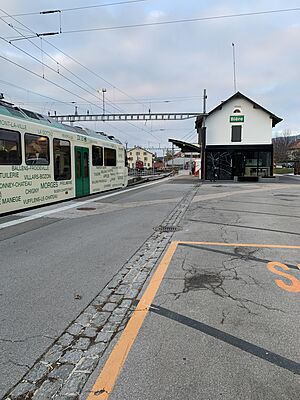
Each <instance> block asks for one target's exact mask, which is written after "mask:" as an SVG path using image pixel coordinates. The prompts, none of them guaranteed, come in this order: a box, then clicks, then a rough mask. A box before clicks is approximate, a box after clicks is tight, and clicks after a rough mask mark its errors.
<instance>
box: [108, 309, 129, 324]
mask: <svg viewBox="0 0 300 400" xmlns="http://www.w3.org/2000/svg"><path fill="white" fill-rule="evenodd" d="M123 310H125V309H123ZM125 314H126V313H125ZM123 318H124V315H123V314H115V315H114V314H113V315H112V316H111V317H110V318H109V322H116V323H118V324H120V323H121V322H122V321H123Z"/></svg>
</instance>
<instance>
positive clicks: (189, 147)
mask: <svg viewBox="0 0 300 400" xmlns="http://www.w3.org/2000/svg"><path fill="white" fill-rule="evenodd" d="M169 142H171V143H173V144H174V145H175V146H177V147H179V148H180V149H181V151H182V152H183V153H201V147H200V146H199V145H195V144H192V143H187V142H183V141H182V140H177V139H169Z"/></svg>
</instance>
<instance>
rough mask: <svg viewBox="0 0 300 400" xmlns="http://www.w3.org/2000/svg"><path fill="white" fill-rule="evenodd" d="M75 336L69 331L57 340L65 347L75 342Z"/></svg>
mask: <svg viewBox="0 0 300 400" xmlns="http://www.w3.org/2000/svg"><path fill="white" fill-rule="evenodd" d="M73 340H74V337H73V336H72V335H70V334H69V333H64V334H63V335H62V336H61V337H60V338H59V340H58V341H57V343H58V344H61V345H62V346H63V347H67V346H70V344H71V343H72V342H73Z"/></svg>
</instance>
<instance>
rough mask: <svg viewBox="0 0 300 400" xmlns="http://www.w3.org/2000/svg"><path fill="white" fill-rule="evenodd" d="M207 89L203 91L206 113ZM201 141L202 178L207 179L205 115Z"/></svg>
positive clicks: (200, 130) (200, 135) (204, 110)
mask: <svg viewBox="0 0 300 400" xmlns="http://www.w3.org/2000/svg"><path fill="white" fill-rule="evenodd" d="M206 99H207V95H206V89H204V91H203V114H206ZM199 142H200V143H201V179H202V180H203V181H205V175H206V164H205V147H206V126H205V115H203V118H202V126H201V128H200V129H199Z"/></svg>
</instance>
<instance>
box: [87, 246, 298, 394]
mask: <svg viewBox="0 0 300 400" xmlns="http://www.w3.org/2000/svg"><path fill="white" fill-rule="evenodd" d="M182 244H193V245H206V246H228V247H236V246H238V247H258V248H271V249H276V248H278V249H300V246H289V245H279V244H278V245H277V244H255V243H222V242H184V241H173V242H172V243H171V244H170V246H169V247H168V249H167V251H166V253H165V255H164V257H163V258H162V260H161V262H160V264H159V266H158V267H157V269H156V271H155V272H154V274H153V276H152V278H151V280H150V283H149V285H148V287H147V289H146V290H145V292H144V294H143V296H142V298H141V300H140V301H139V303H138V305H137V308H136V309H135V310H134V312H133V314H132V316H131V318H130V320H129V322H128V324H127V326H126V328H125V329H124V331H123V333H122V335H121V337H120V338H119V340H118V342H117V343H116V345H115V347H114V348H113V350H112V352H111V354H110V355H109V357H108V359H107V361H106V363H105V365H104V367H103V369H102V371H101V373H100V375H99V377H98V378H97V380H96V382H95V384H94V386H93V388H92V390H91V392H90V394H89V396H88V397H87V400H107V399H108V398H109V396H110V394H111V392H112V390H113V388H114V386H115V383H116V381H117V379H118V376H119V374H120V372H121V370H122V368H123V366H124V364H125V361H126V359H127V356H128V354H129V351H130V349H131V347H132V345H133V343H134V341H135V339H136V337H137V335H138V333H139V330H140V329H141V327H142V325H143V322H144V320H145V318H146V315H147V313H148V311H149V308H150V306H151V304H152V301H153V299H154V297H155V295H156V293H157V291H158V289H159V286H160V284H161V282H162V280H163V277H164V275H165V273H166V271H167V269H168V267H169V264H170V262H171V259H172V257H173V255H174V253H175V251H176V249H177V247H178V245H182Z"/></svg>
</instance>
